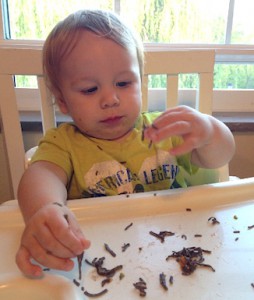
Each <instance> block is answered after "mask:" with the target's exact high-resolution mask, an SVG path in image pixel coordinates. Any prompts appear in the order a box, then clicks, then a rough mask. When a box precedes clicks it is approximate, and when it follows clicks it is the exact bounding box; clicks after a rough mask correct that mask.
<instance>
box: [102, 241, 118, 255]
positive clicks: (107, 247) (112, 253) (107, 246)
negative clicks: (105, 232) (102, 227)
mask: <svg viewBox="0 0 254 300" xmlns="http://www.w3.org/2000/svg"><path fill="white" fill-rule="evenodd" d="M104 247H105V249H106V250H107V251H108V253H110V254H111V255H112V256H113V257H116V254H115V252H114V251H113V250H112V249H111V248H110V247H109V245H108V244H106V243H104Z"/></svg>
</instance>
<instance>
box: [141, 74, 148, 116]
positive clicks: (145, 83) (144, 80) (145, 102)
mask: <svg viewBox="0 0 254 300" xmlns="http://www.w3.org/2000/svg"><path fill="white" fill-rule="evenodd" d="M147 110H148V75H144V76H143V78H142V111H147Z"/></svg>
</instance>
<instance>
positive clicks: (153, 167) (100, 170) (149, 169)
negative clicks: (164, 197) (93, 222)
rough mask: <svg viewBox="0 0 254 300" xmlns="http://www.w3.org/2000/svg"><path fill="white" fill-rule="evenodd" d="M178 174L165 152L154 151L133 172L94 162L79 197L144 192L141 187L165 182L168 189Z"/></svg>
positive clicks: (169, 156)
mask: <svg viewBox="0 0 254 300" xmlns="http://www.w3.org/2000/svg"><path fill="white" fill-rule="evenodd" d="M177 173H178V166H177V164H176V161H175V158H174V157H172V156H171V155H170V154H169V152H168V151H164V150H158V151H157V153H156V155H153V156H151V157H147V158H145V159H144V161H143V163H142V164H141V167H140V169H139V170H137V172H135V171H133V170H130V169H129V168H128V162H127V164H126V165H125V164H121V163H119V162H118V161H115V160H111V161H104V162H100V163H95V164H94V165H93V166H92V167H91V168H90V170H88V172H87V173H86V174H85V176H84V180H85V183H86V186H87V187H88V188H87V191H84V192H83V194H82V196H83V197H98V196H108V195H120V194H130V193H138V192H144V191H145V190H146V189H145V186H149V185H156V184H158V185H160V184H162V182H167V188H170V186H171V185H172V183H173V182H174V180H175V178H176V175H177Z"/></svg>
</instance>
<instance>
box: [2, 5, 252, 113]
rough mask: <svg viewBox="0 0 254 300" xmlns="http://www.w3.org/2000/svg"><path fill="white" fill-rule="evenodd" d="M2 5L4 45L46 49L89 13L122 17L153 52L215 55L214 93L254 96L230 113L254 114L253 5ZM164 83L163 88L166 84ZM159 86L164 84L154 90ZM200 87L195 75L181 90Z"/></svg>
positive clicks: (22, 80)
mask: <svg viewBox="0 0 254 300" xmlns="http://www.w3.org/2000/svg"><path fill="white" fill-rule="evenodd" d="M1 4H2V19H3V24H4V28H3V29H2V31H1V29H0V34H1V32H2V36H0V42H1V44H2V45H6V44H8V45H12V46H14V47H15V46H20V45H21V46H22V45H24V44H25V45H26V46H31V47H41V45H42V41H43V40H44V39H45V37H46V36H47V34H48V33H49V31H50V30H51V29H52V27H53V26H54V25H55V24H56V22H58V21H59V20H60V19H62V18H64V17H65V16H67V15H68V14H69V13H70V12H71V11H75V10H78V9H82V8H84V7H85V8H100V9H109V10H114V11H116V12H117V13H119V14H120V15H121V16H122V17H123V18H124V19H125V20H126V21H127V22H129V23H130V24H131V25H132V26H134V27H135V29H136V30H137V31H138V32H139V33H140V35H141V36H142V39H143V41H144V42H145V47H146V48H147V49H166V48H171V49H178V48H212V49H215V50H216V65H215V76H214V88H215V90H218V91H219V92H221V93H224V94H223V95H224V97H221V99H227V97H228V96H227V95H231V93H232V91H234V90H237V91H238V92H239V91H241V92H242V93H245V91H248V93H246V95H252V96H251V98H249V97H246V96H243V97H242V99H244V100H242V101H247V102H248V103H245V104H244V105H242V103H241V102H240V103H234V102H233V100H232V103H231V104H232V105H230V107H228V108H226V109H227V110H239V111H242V109H243V107H248V111H254V107H253V104H252V102H253V101H252V99H253V93H254V46H253V44H254V19H253V17H252V12H253V10H254V1H253V0H213V1H210V0H139V1H136V0H103V1H100V0H65V1H62V0H43V1H40V0H2V3H1ZM1 44H0V46H1ZM159 81H160V82H162V83H163V79H160V80H159ZM16 82H17V86H21V87H25V86H31V87H35V88H36V83H35V81H34V80H33V79H27V78H23V77H21V78H16ZM156 82H158V79H154V80H153V83H152V86H156V84H157V83H156ZM195 82H196V78H192V77H191V75H190V76H189V77H188V78H183V79H182V81H181V86H182V87H183V88H193V84H194V83H195ZM160 84H161V83H160ZM250 90H252V93H250ZM229 91H230V93H227V92H229ZM230 97H231V96H230ZM233 99H234V97H233ZM220 102H221V101H215V103H216V105H215V107H214V110H221V109H222V108H221V107H220V105H221V103H220ZM238 102H239V101H238ZM226 103H229V102H228V100H227V101H226ZM222 107H223V110H225V106H223V105H222Z"/></svg>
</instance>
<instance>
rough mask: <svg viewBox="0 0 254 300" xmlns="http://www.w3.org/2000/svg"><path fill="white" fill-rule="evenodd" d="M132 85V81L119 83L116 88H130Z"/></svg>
mask: <svg viewBox="0 0 254 300" xmlns="http://www.w3.org/2000/svg"><path fill="white" fill-rule="evenodd" d="M130 84H131V82H130V81H119V82H117V83H116V86H118V87H126V86H128V85H130Z"/></svg>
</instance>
